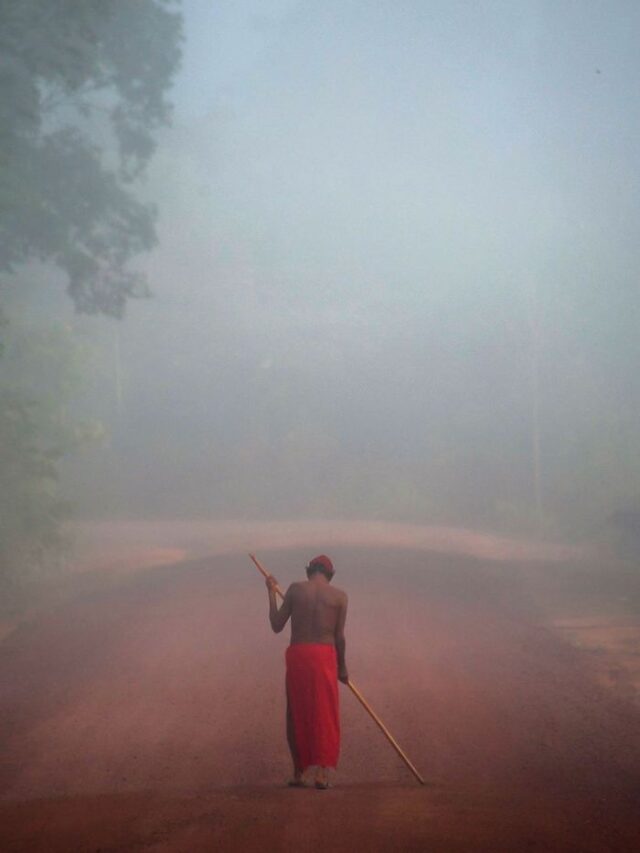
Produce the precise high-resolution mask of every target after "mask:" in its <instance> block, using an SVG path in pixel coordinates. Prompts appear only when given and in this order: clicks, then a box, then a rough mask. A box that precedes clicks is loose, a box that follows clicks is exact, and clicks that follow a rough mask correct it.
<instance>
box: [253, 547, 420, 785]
mask: <svg viewBox="0 0 640 853" xmlns="http://www.w3.org/2000/svg"><path fill="white" fill-rule="evenodd" d="M249 557H250V558H251V560H252V561H253V563H254V564H255V566H256V568H257V569H258V571H259V572H260V573H261V574H262V575H263V576H264V578H265V581H266V584H267V589H268V590H269V594H270V595H273V596H274V598H275V596H276V595H278V596H280V598H281V599H284V593H283V592H282V589H281V588H280V585H279V584H278V581H277V580H276V579H275V578H274V577H273V575H271V574H270V573H269V572H268V571H267V570H266V569H265V568H264V566H263V565H262V563H261V562H260V561H259V560H258V559H257V558H256V556H255V555H254V554H249ZM340 680H341V681H342V682H343V683H344V684H346V685H347V687H348V688H349V689H350V690H351V692H352V693H353V695H354V696H355V697H356V699H357V700H358V702H359V703H360V704H361V705H362V707H363V708H364V709H365V711H366V712H367V713H368V714H369V716H370V717H371V719H372V720H373V721H374V723H375V724H376V725H377V726H378V728H379V729H380V731H381V732H382V733H383V734H384V736H385V737H386V739H387V740H388V741H389V743H390V744H391V746H392V747H393V749H394V750H395V751H396V752H397V753H398V755H399V756H400V758H401V759H402V760H403V762H404V763H405V764H406V766H407V767H408V768H409V770H410V771H411V773H412V774H413V775H414V777H415V778H416V779H417V780H418V782H419V783H420V784H421V785H424V784H425V781H424V779H423V778H422V776H421V775H420V773H418V771H417V770H416V768H415V767H414V765H413V764H412V763H411V761H410V760H409V758H408V757H407V755H406V754H405V753H404V752H403V750H402V749H401V748H400V746H399V744H398V742H397V741H396V739H395V738H394V737H393V735H392V734H391V732H390V731H389V729H388V728H387V727H386V726H385V724H384V723H383V722H382V720H381V719H380V717H379V716H378V715H377V714H376V712H375V711H374V710H373V708H372V707H371V705H369V703H368V702H367V701H366V699H365V698H364V696H363V695H362V693H360V691H359V690H358V688H357V687H356V686H355V684H354V683H353V681H351V679H350V678H349V677H348V676H346V677H343V678H340Z"/></svg>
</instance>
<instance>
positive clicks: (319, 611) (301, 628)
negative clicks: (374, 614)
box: [287, 580, 347, 645]
mask: <svg viewBox="0 0 640 853" xmlns="http://www.w3.org/2000/svg"><path fill="white" fill-rule="evenodd" d="M287 597H288V598H289V600H290V606H291V644H292V645H294V644H296V643H328V644H331V645H333V644H334V643H335V642H336V639H337V637H338V636H339V635H340V634H341V633H342V631H343V630H344V620H345V616H346V607H347V595H346V593H344V592H343V591H342V590H341V589H338V588H337V587H333V586H330V585H329V584H328V583H319V582H318V581H314V580H308V581H300V582H299V583H293V584H291V586H290V587H289V589H288V590H287Z"/></svg>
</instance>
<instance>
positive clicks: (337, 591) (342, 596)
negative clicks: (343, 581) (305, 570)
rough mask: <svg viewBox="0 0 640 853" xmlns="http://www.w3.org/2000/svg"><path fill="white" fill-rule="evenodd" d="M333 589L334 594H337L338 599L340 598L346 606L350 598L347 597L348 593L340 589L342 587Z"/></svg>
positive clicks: (333, 587)
mask: <svg viewBox="0 0 640 853" xmlns="http://www.w3.org/2000/svg"><path fill="white" fill-rule="evenodd" d="M331 589H332V591H333V593H334V594H335V597H336V598H339V599H340V600H341V601H343V602H344V603H345V604H346V603H347V601H348V600H349V596H348V595H347V593H346V592H345V591H344V590H343V589H340V587H338V586H332V587H331Z"/></svg>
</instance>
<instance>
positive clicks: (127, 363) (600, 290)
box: [21, 0, 640, 537]
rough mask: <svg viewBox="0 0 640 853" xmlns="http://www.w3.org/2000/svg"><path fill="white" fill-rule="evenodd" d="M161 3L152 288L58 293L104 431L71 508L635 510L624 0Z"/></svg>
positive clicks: (505, 516)
mask: <svg viewBox="0 0 640 853" xmlns="http://www.w3.org/2000/svg"><path fill="white" fill-rule="evenodd" d="M183 12H184V26H185V42H184V56H183V62H182V67H181V70H180V72H179V74H178V76H177V78H176V80H175V84H174V88H173V90H172V93H171V99H172V101H173V104H174V117H173V124H172V127H171V128H168V129H166V130H164V131H162V132H161V133H160V135H159V137H158V139H159V144H158V149H157V151H156V155H155V157H154V159H153V160H152V162H151V165H150V168H149V170H148V176H147V180H146V183H145V186H144V190H143V193H144V195H145V197H147V198H148V199H149V200H151V201H153V202H154V203H155V204H157V205H158V210H159V238H160V239H159V244H158V245H157V247H156V248H155V249H154V250H153V251H152V252H151V253H149V254H148V255H146V256H141V258H140V260H139V262H138V267H139V268H141V269H143V270H144V271H145V272H146V274H147V276H148V280H149V284H150V287H151V290H152V297H151V298H150V299H144V300H139V301H132V302H130V303H129V305H128V306H127V310H126V316H125V318H124V320H122V321H111V320H108V319H104V318H102V319H100V318H87V317H78V316H75V317H74V316H73V314H72V309H71V308H70V306H69V305H68V304H67V303H68V300H66V301H63V300H64V299H65V298H64V297H63V296H62V295H61V296H60V307H59V308H58V307H57V303H56V307H55V311H56V312H57V311H58V310H59V311H60V313H61V314H62V315H65V316H66V315H68V316H69V317H70V319H71V322H72V323H73V325H74V328H75V329H76V331H77V333H78V335H79V336H80V337H81V338H82V339H83V340H84V341H86V342H87V343H89V344H90V346H91V348H92V349H93V352H94V355H93V359H92V361H91V363H90V364H91V366H90V367H88V368H87V369H88V372H89V377H88V380H89V381H88V389H87V392H86V393H85V396H84V398H83V401H82V402H81V403H80V402H79V403H77V406H78V408H79V410H81V411H82V412H84V413H86V414H89V415H90V416H91V417H97V418H98V419H99V420H101V421H102V423H103V424H104V426H105V429H106V436H107V437H106V440H105V441H104V442H103V444H102V445H101V446H93V447H91V448H89V449H87V450H86V451H85V452H84V453H83V454H82V455H81V456H80V457H78V458H75V459H72V460H69V461H68V463H67V467H66V481H65V482H66V489H67V491H68V495H69V497H70V498H71V500H72V501H73V502H75V504H76V511H77V512H79V513H84V514H85V515H89V516H92V517H93V516H102V515H119V516H123V515H128V516H140V517H145V516H154V515H161V516H167V515H172V516H202V515H205V516H216V517H235V518H243V517H255V518H275V517H297V516H309V517H323V518H337V517H354V518H361V519H366V518H376V519H388V520H401V521H412V522H415V521H418V522H447V523H453V524H462V525H471V526H481V527H489V528H494V529H507V530H527V531H529V532H532V531H537V532H541V533H543V534H544V535H547V536H551V537H558V536H563V535H569V536H577V535H584V534H585V533H590V532H592V531H593V528H594V526H596V527H597V526H598V525H600V524H603V523H605V522H606V519H607V518H608V517H609V516H610V514H611V513H612V512H614V511H615V510H616V509H619V508H620V507H626V506H629V505H631V504H633V503H634V501H636V500H637V496H638V494H640V465H639V462H638V460H639V459H640V454H638V453H637V434H638V424H639V419H640V386H639V379H638V376H639V372H638V370H637V365H638V356H639V355H640V353H639V345H638V336H637V321H638V307H639V304H640V303H639V299H638V291H637V281H638V273H639V265H640V264H639V262H640V256H639V253H638V247H637V231H638V223H639V218H640V210H639V198H640V197H639V196H638V193H637V175H638V174H640V170H639V166H640V163H639V162H638V160H639V154H638V149H637V144H636V142H637V139H638V136H639V134H640V109H639V105H638V94H637V93H638V82H639V79H638V78H639V75H640V58H639V57H638V52H637V41H638V34H639V32H640V10H639V9H638V7H637V4H635V3H632V2H620V3H617V4H616V5H615V9H612V8H611V7H610V6H609V5H608V4H602V3H587V4H584V3H572V2H567V3H562V4H557V3H551V2H528V3H522V4H512V3H508V2H483V3H466V2H449V0H447V2H429V3H412V2H402V3H383V4H371V3H364V2H348V3H344V2H340V3H338V2H331V0H329V2H324V3H321V4H317V3H308V2H293V0H290V2H284V1H283V2H263V0H261V2H257V0H255V2H234V3H226V2H222V3H216V4H211V3H209V2H205V0H201V1H200V2H197V0H187V2H185V3H184V4H183ZM47 286H49V285H47ZM49 289H50V290H53V289H52V288H49ZM62 289H63V287H62V285H61V286H60V288H59V292H60V294H62ZM29 293H30V294H31V295H30V296H29V298H30V299H31V298H33V300H34V302H35V303H38V304H45V301H44V297H43V296H42V293H41V290H38V289H36V291H35V292H34V291H29ZM34 293H35V295H34ZM21 298H23V297H21ZM52 299H53V297H52V296H51V294H49V296H48V297H47V302H46V304H47V305H48V306H50V305H51V300H52ZM47 310H52V309H51V308H50V307H48V309H47Z"/></svg>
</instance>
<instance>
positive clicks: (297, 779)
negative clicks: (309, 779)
mask: <svg viewBox="0 0 640 853" xmlns="http://www.w3.org/2000/svg"><path fill="white" fill-rule="evenodd" d="M287 785H288V786H289V788H306V787H307V786H306V784H305V781H304V776H303V774H302V771H301V770H296V772H295V773H294V774H293V776H292V777H291V779H289V781H288V782H287Z"/></svg>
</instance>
